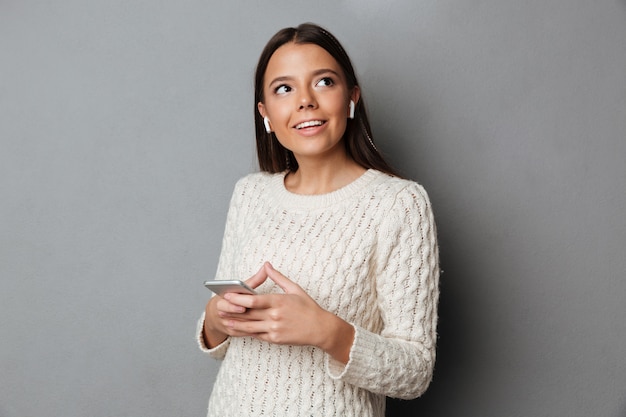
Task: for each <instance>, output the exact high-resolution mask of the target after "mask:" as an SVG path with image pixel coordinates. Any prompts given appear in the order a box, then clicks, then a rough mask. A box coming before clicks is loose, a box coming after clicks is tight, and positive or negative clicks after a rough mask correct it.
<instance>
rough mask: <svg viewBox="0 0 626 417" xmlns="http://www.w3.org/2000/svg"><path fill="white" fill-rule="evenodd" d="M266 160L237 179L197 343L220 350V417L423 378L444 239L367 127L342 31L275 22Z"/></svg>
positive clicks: (258, 104) (296, 408)
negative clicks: (242, 287) (241, 288)
mask: <svg viewBox="0 0 626 417" xmlns="http://www.w3.org/2000/svg"><path fill="white" fill-rule="evenodd" d="M255 124H256V138H257V153H258V158H259V165H260V168H261V172H259V173H255V174H251V175H249V176H247V177H245V178H243V179H242V180H240V181H239V182H238V183H237V185H236V187H235V191H234V193H233V197H232V200H231V204H230V209H229V213H228V218H227V221H226V228H225V233H224V239H223V246H222V253H221V256H220V260H219V265H218V270H217V279H246V278H248V279H247V281H246V282H247V284H248V285H249V286H251V287H253V288H255V289H256V291H257V293H258V295H244V294H236V293H228V294H225V295H224V296H223V297H221V296H214V297H212V298H211V299H210V301H209V302H208V303H207V305H206V309H205V313H204V314H203V316H202V318H201V319H200V321H199V323H198V343H199V345H200V348H201V349H202V350H204V351H206V352H207V353H208V354H209V355H211V356H212V357H214V358H217V359H223V363H222V365H221V367H220V370H219V373H218V376H217V380H216V382H215V385H214V387H213V392H212V394H211V399H210V401H209V413H208V415H209V416H211V417H212V416H219V417H225V416H226V417H227V416H236V417H241V416H254V417H257V416H341V417H346V416H358V417H366V416H376V417H382V416H384V413H385V396H390V397H396V398H404V399H410V398H415V397H417V396H419V395H420V394H421V393H422V392H424V390H425V389H426V388H427V386H428V384H429V382H430V380H431V377H432V371H433V365H434V360H435V341H436V321H437V301H438V279H439V267H438V249H437V242H436V231H435V224H434V220H433V215H432V211H431V207H430V203H429V200H428V197H427V194H426V192H425V191H424V190H423V188H422V187H421V186H420V185H418V184H417V183H415V182H412V181H408V180H404V179H401V178H398V177H397V176H394V175H393V171H392V170H391V168H390V167H389V166H388V165H387V164H386V163H385V161H384V160H383V158H382V157H381V155H380V154H379V152H378V150H377V149H376V147H375V145H374V143H373V141H372V139H371V132H370V127H369V123H368V120H367V116H366V112H365V106H364V103H363V99H362V97H361V89H360V87H359V85H358V83H357V80H356V76H355V73H354V70H353V68H352V64H351V63H350V59H349V58H348V56H347V55H346V53H345V51H344V50H343V48H342V47H341V45H340V44H339V42H338V41H337V40H336V39H335V37H334V36H332V35H331V34H330V33H328V32H327V31H326V30H324V29H322V28H320V27H319V26H316V25H312V24H304V25H300V26H299V27H298V28H286V29H283V30H281V31H279V32H278V33H277V34H276V35H275V36H274V37H273V38H272V39H271V40H270V41H269V43H268V44H267V45H266V47H265V49H264V51H263V53H262V54H261V57H260V59H259V63H258V65H257V70H256V77H255Z"/></svg>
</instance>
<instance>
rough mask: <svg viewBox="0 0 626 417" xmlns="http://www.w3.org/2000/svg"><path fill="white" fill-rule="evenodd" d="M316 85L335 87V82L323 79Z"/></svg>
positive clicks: (326, 78) (328, 78) (330, 79)
mask: <svg viewBox="0 0 626 417" xmlns="http://www.w3.org/2000/svg"><path fill="white" fill-rule="evenodd" d="M316 85H317V86H319V87H330V86H332V85H335V82H334V81H333V79H332V78H330V77H324V78H322V79H321V80H319V81H318V82H317V84H316Z"/></svg>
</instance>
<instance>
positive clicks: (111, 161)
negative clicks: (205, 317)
mask: <svg viewBox="0 0 626 417" xmlns="http://www.w3.org/2000/svg"><path fill="white" fill-rule="evenodd" d="M303 21H314V22H317V23H319V24H322V25H324V26H326V27H327V28H329V29H330V30H331V31H332V32H334V33H335V34H336V35H337V36H338V37H339V39H340V40H341V41H342V42H343V43H344V44H345V46H346V48H347V50H348V52H349V54H350V55H351V56H352V58H353V61H354V64H355V66H356V68H357V71H358V73H359V76H360V78H361V83H362V86H363V90H364V95H365V97H366V99H367V100H368V103H369V110H370V113H371V115H372V123H373V129H374V132H375V137H376V138H377V142H378V144H379V147H380V148H381V149H382V150H383V151H384V153H386V154H387V155H388V157H389V159H390V160H391V161H392V163H393V164H394V165H395V166H397V167H398V168H399V169H400V171H401V172H402V173H403V174H404V175H405V176H407V177H411V178H413V179H416V180H418V181H419V182H421V183H422V184H423V185H424V186H425V187H426V188H427V190H428V191H429V193H430V195H431V199H432V201H433V205H434V208H435V211H436V216H437V221H438V226H439V232H440V240H441V241H440V243H441V253H442V267H443V269H444V270H445V273H444V275H443V279H442V293H441V294H442V299H441V304H440V307H441V308H440V311H441V321H440V327H439V330H440V331H439V333H440V341H439V358H438V362H437V369H436V374H435V379H434V381H433V383H432V385H431V388H430V390H429V391H428V392H427V393H426V394H425V395H424V396H423V397H422V398H420V399H418V400H416V401H411V402H395V401H394V402H391V403H390V413H389V414H390V415H395V416H413V415H416V416H417V415H419V416H438V417H447V416H463V417H468V416H472V417H486V416H494V417H496V416H498V417H500V416H581V417H582V416H596V417H597V416H606V417H618V416H619V417H622V416H626V320H625V318H626V302H625V301H624V299H625V298H626V281H625V280H624V271H625V269H626V268H625V267H626V263H625V261H624V254H625V250H624V246H625V245H626V216H625V215H624V211H625V209H626V193H625V191H626V164H625V163H624V157H625V156H626V2H625V1H624V0H597V1H588V0H548V1H546V0H541V1H539V0H530V1H513V0H484V1H441V0H437V1H432V0H431V1H414V0H398V1H394V2H387V1H383V0H379V1H375V0H361V1H357V0H343V1H341V0H340V1H337V0H324V1H318V2H302V1H293V0H290V1H286V0H281V1H275V2H272V3H269V2H256V1H248V2H235V1H233V2H220V3H218V2H209V1H197V0H179V1H176V2H174V1H170V2H167V1H154V0H151V1H148V0H142V1H127V0H124V1H121V0H112V1H106V2H104V1H90V0H87V1H85V0H59V1H18V0H3V1H0V141H1V142H0V145H1V148H0V279H1V288H0V416H1V417H47V416H59V417H60V416H64V417H79V416H90V417H99V416H103V417H104V416H133V417H137V416H164V417H165V416H202V415H204V413H205V409H206V402H207V398H208V395H209V391H210V388H211V384H212V381H213V378H214V376H215V373H216V370H217V364H216V363H214V362H212V361H211V360H209V359H207V358H205V357H204V356H203V355H201V353H200V352H199V351H198V350H197V349H196V346H195V342H194V340H193V335H194V330H195V322H196V319H197V317H198V315H199V314H200V313H201V311H202V309H203V306H204V303H205V302H206V299H207V297H208V296H209V293H208V291H207V290H205V289H204V288H203V287H202V284H201V283H202V281H203V280H204V279H206V278H210V277H211V276H212V274H213V272H214V271H215V268H216V263H217V258H218V254H219V248H220V243H221V235H222V230H223V223H224V220H225V216H226V210H227V205H228V200H229V197H230V193H231V190H232V187H233V185H234V182H235V181H236V179H237V178H239V177H240V176H242V175H244V174H246V173H248V172H250V171H253V170H255V167H256V162H255V157H254V148H253V131H252V130H253V126H252V112H253V109H254V103H253V102H252V97H253V95H252V72H253V67H254V65H255V64H256V59H257V57H258V55H259V53H260V51H261V49H262V47H263V45H264V44H265V42H266V41H267V40H268V39H269V37H270V36H271V35H272V34H273V33H274V32H275V31H277V30H278V29H279V28H281V27H284V26H291V25H296V24H298V23H300V22H303Z"/></svg>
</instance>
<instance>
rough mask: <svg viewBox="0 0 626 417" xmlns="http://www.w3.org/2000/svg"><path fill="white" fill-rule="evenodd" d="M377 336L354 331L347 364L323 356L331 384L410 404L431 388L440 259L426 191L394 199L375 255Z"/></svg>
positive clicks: (409, 190)
mask: <svg viewBox="0 0 626 417" xmlns="http://www.w3.org/2000/svg"><path fill="white" fill-rule="evenodd" d="M375 261H376V267H375V273H376V276H375V280H376V291H377V300H378V306H377V307H378V309H379V311H380V314H381V317H382V319H383V329H382V331H381V333H380V334H376V333H373V332H370V331H367V330H365V329H363V328H361V327H358V326H355V329H356V332H355V339H354V343H353V345H352V349H351V352H350V359H349V361H348V364H347V365H343V364H341V363H339V362H337V361H335V360H333V359H332V358H330V357H327V361H328V363H327V364H328V372H329V374H330V376H331V377H332V378H334V379H341V380H343V381H345V382H347V383H350V384H353V385H356V386H359V387H361V388H364V389H366V390H368V391H371V392H373V393H376V394H381V395H386V396H389V397H394V398H402V399H413V398H416V397H418V396H420V395H421V394H422V393H423V392H424V391H425V390H426V388H427V387H428V385H429V384H430V381H431V379H432V374H433V368H434V362H435V345H436V338H437V334H436V330H437V329H436V327H437V304H438V299H439V254H438V247H437V233H436V227H435V222H434V218H433V214H432V210H431V206H430V202H429V199H428V195H427V194H426V191H425V190H424V189H423V188H422V187H421V186H420V185H418V184H416V183H410V185H408V186H407V187H405V188H404V189H403V190H402V191H401V192H399V193H398V194H397V195H396V199H395V201H394V204H393V207H392V208H391V210H390V212H389V213H388V214H387V215H386V216H385V219H384V220H383V222H382V224H381V228H380V230H379V242H378V250H377V254H376V255H375Z"/></svg>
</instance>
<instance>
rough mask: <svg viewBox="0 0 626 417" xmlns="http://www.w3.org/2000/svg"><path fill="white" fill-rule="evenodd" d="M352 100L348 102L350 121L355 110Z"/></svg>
mask: <svg viewBox="0 0 626 417" xmlns="http://www.w3.org/2000/svg"><path fill="white" fill-rule="evenodd" d="M355 107H356V106H355V104H354V100H350V116H348V117H349V118H350V119H354V108H355Z"/></svg>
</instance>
